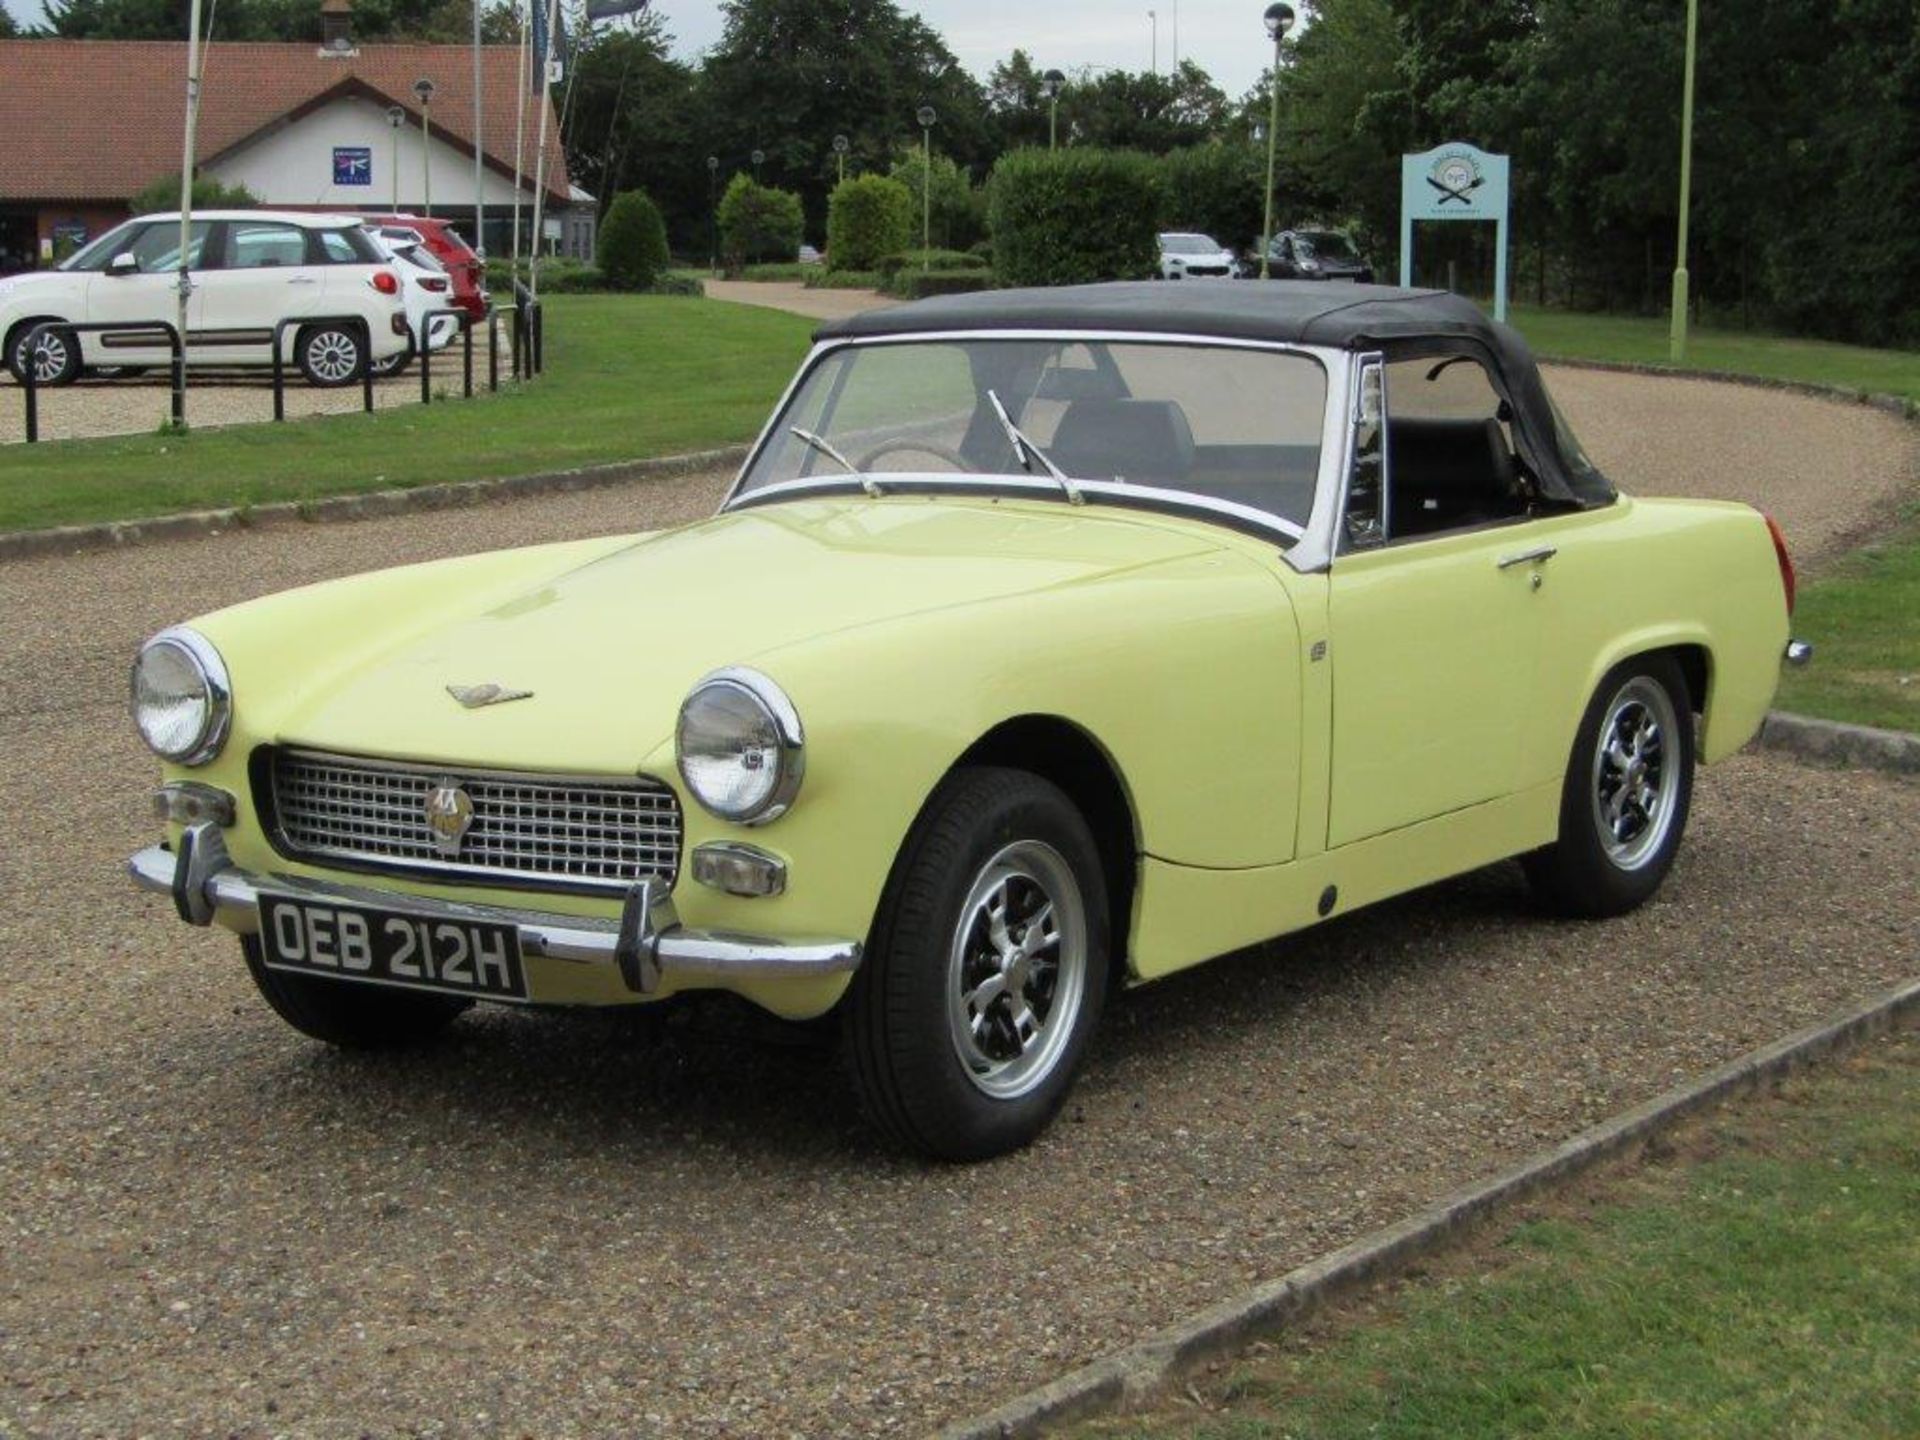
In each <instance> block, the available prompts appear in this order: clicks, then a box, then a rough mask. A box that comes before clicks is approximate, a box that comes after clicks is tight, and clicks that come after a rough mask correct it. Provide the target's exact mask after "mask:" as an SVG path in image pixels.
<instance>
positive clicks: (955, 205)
mask: <svg viewBox="0 0 1920 1440" xmlns="http://www.w3.org/2000/svg"><path fill="white" fill-rule="evenodd" d="M892 173H893V178H894V179H895V180H897V181H899V182H900V183H901V184H902V185H904V186H906V187H907V190H908V192H909V199H908V207H909V208H908V210H907V214H908V217H909V219H908V224H909V225H911V226H912V230H911V234H910V237H909V238H908V239H906V240H904V241H902V242H901V244H900V245H896V246H894V247H893V248H894V249H896V250H898V249H901V248H903V247H904V246H906V245H910V244H912V243H913V242H914V241H915V240H918V239H919V238H920V219H921V215H920V187H921V183H922V181H923V180H924V179H926V178H927V177H928V176H929V175H931V178H932V180H933V204H932V211H931V213H930V214H929V215H928V216H927V217H926V218H927V221H928V224H929V225H930V226H931V228H932V231H933V235H932V239H933V243H934V244H935V245H938V246H942V247H949V246H950V247H952V248H953V249H956V250H958V249H964V248H965V247H966V246H968V245H971V244H972V243H973V242H974V241H975V240H977V239H979V238H980V227H981V226H982V225H983V224H984V223H985V218H986V217H985V215H984V213H983V212H982V210H981V206H980V197H979V193H978V192H977V191H976V190H975V189H974V188H973V182H972V181H971V180H970V179H969V178H968V177H967V172H966V171H964V170H962V169H961V168H960V167H959V166H958V165H956V164H954V163H953V161H951V160H949V159H948V158H947V157H946V156H944V155H935V156H934V157H933V166H932V169H931V171H929V169H928V167H927V164H926V157H925V156H923V155H922V154H921V152H920V148H919V147H918V146H915V147H914V148H913V149H911V150H906V151H902V152H901V155H900V158H899V159H898V160H896V161H894V162H893V172H892Z"/></svg>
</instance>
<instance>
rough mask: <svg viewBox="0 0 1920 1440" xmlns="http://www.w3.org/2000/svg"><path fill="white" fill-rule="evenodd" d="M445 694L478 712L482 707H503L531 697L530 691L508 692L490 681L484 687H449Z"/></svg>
mask: <svg viewBox="0 0 1920 1440" xmlns="http://www.w3.org/2000/svg"><path fill="white" fill-rule="evenodd" d="M447 694H449V695H451V696H452V697H453V698H454V699H456V700H458V701H459V702H460V703H461V704H462V705H464V706H466V707H467V709H469V710H478V709H479V708H480V707H481V706H482V705H504V704H506V703H507V701H509V700H527V699H531V698H532V696H533V692H532V691H531V690H509V689H508V688H507V687H506V686H504V685H496V684H494V683H493V682H492V681H488V682H487V683H486V684H485V685H449V686H447Z"/></svg>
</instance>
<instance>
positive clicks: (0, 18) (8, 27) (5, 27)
mask: <svg viewBox="0 0 1920 1440" xmlns="http://www.w3.org/2000/svg"><path fill="white" fill-rule="evenodd" d="M19 33H20V27H19V26H17V25H15V24H14V23H13V16H11V15H9V14H8V13H7V7H6V6H4V5H0V40H11V39H12V38H13V37H14V36H16V35H18V34H19Z"/></svg>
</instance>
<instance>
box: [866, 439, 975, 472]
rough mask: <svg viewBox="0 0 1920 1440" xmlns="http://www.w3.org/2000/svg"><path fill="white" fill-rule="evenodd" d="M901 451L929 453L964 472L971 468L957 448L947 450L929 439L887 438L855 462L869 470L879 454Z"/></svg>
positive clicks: (898, 452) (894, 453)
mask: <svg viewBox="0 0 1920 1440" xmlns="http://www.w3.org/2000/svg"><path fill="white" fill-rule="evenodd" d="M902 451H909V452H912V451H917V452H918V453H920V454H922V455H931V456H933V457H934V458H935V459H936V460H945V461H946V462H947V463H948V464H949V465H951V466H953V468H954V469H956V470H959V471H963V472H964V471H968V470H971V469H973V465H972V463H971V462H970V461H969V460H968V459H967V457H966V456H964V455H962V454H961V453H960V452H959V451H958V450H949V449H948V448H947V447H946V446H945V445H936V444H934V443H933V442H932V441H930V440H889V441H887V442H886V443H885V444H882V445H876V446H875V447H874V448H873V449H871V450H869V451H868V452H867V453H866V454H864V455H862V456H861V457H860V459H859V460H858V461H856V462H855V463H856V464H858V465H859V467H860V468H861V469H862V470H871V469H872V468H873V462H874V461H876V460H878V459H879V458H880V457H881V456H883V455H898V454H900V453H901V452H902Z"/></svg>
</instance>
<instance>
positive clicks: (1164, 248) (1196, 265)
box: [1160, 233, 1240, 280]
mask: <svg viewBox="0 0 1920 1440" xmlns="http://www.w3.org/2000/svg"><path fill="white" fill-rule="evenodd" d="M1239 271H1240V264H1239V261H1237V260H1236V259H1235V258H1234V255H1233V252H1232V251H1231V250H1229V249H1227V248H1226V247H1225V246H1224V245H1222V244H1221V243H1220V242H1219V241H1218V240H1216V239H1214V238H1213V237H1212V236H1211V235H1189V234H1184V233H1173V234H1167V235H1162V236H1161V237H1160V278H1161V279H1162V280H1186V279H1190V278H1191V279H1200V278H1206V279H1220V280H1228V279H1231V278H1233V276H1235V275H1237V274H1239Z"/></svg>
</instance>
